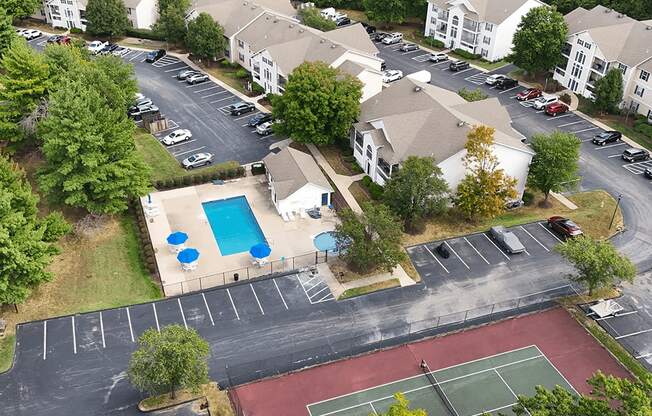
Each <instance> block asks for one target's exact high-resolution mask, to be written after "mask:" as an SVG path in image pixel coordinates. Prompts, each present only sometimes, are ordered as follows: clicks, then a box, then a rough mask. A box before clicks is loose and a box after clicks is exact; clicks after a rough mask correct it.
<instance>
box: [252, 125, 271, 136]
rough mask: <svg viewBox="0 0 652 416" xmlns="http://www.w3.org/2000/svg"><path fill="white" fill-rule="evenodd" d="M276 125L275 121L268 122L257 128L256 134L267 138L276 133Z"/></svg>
mask: <svg viewBox="0 0 652 416" xmlns="http://www.w3.org/2000/svg"><path fill="white" fill-rule="evenodd" d="M273 125H274V122H273V121H267V122H265V123H263V124H261V125H259V126H258V127H256V133H258V134H260V135H261V136H267V135H270V134H272V133H274V129H273V128H272V126H273Z"/></svg>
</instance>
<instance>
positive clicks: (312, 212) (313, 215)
mask: <svg viewBox="0 0 652 416" xmlns="http://www.w3.org/2000/svg"><path fill="white" fill-rule="evenodd" d="M306 212H307V213H308V215H309V216H310V218H314V219H316V220H318V219H320V218H321V212H319V208H313V209H309V210H307V211H306Z"/></svg>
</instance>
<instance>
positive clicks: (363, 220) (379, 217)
mask: <svg viewBox="0 0 652 416" xmlns="http://www.w3.org/2000/svg"><path fill="white" fill-rule="evenodd" d="M362 209H363V213H362V214H356V213H355V212H353V211H352V210H350V209H345V210H343V211H342V212H341V213H340V214H339V216H340V220H341V223H340V224H338V225H336V226H335V240H336V244H337V249H338V251H339V252H340V258H342V259H344V260H345V261H346V262H347V263H348V264H349V267H351V268H352V269H354V270H356V271H359V272H363V273H364V272H370V271H372V270H375V269H381V270H385V271H388V272H391V271H392V270H393V269H394V267H396V265H397V264H398V263H399V262H401V261H402V260H403V259H404V258H405V251H404V250H403V247H402V246H401V236H402V227H401V223H400V221H397V219H396V217H394V215H393V214H392V212H391V211H390V209H389V208H388V207H387V206H386V205H383V204H371V203H366V204H363V206H362Z"/></svg>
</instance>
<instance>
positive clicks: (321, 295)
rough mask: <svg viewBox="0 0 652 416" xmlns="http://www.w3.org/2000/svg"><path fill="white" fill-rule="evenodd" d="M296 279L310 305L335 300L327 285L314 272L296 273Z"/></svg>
mask: <svg viewBox="0 0 652 416" xmlns="http://www.w3.org/2000/svg"><path fill="white" fill-rule="evenodd" d="M296 278H297V280H298V282H299V283H300V284H301V287H302V288H303V291H304V293H305V294H306V297H307V298H308V302H310V304H312V305H314V304H317V303H323V302H329V301H332V300H335V297H334V296H333V293H332V292H331V290H330V288H329V287H328V284H327V283H326V282H325V281H324V280H323V279H322V278H321V276H320V275H319V273H316V271H315V270H309V271H307V272H301V273H297V274H296Z"/></svg>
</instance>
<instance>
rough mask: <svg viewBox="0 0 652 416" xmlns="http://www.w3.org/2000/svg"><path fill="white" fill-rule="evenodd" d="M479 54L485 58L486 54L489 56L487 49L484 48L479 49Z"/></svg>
mask: <svg viewBox="0 0 652 416" xmlns="http://www.w3.org/2000/svg"><path fill="white" fill-rule="evenodd" d="M480 55H482V57H483V58H486V57H487V56H489V51H488V50H486V49H482V50H481V51H480Z"/></svg>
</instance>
